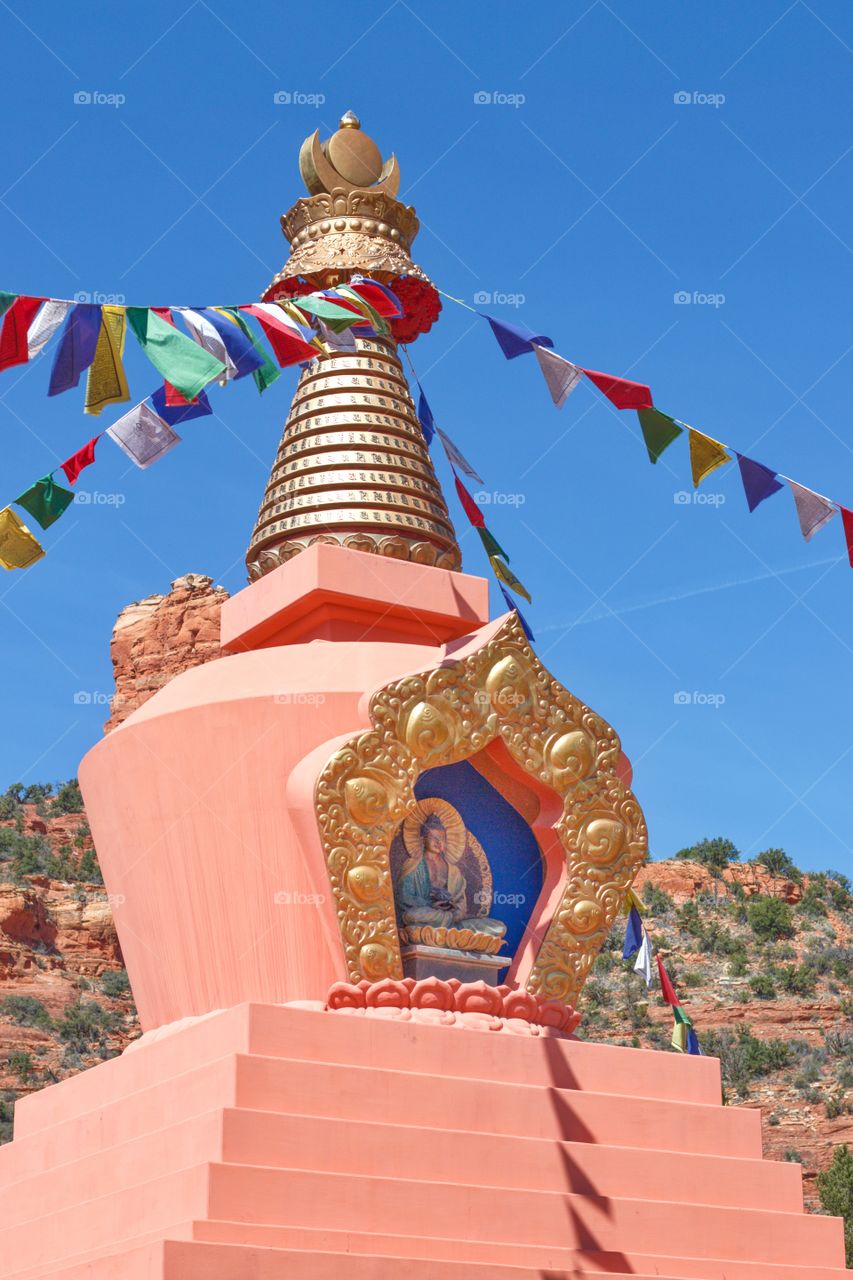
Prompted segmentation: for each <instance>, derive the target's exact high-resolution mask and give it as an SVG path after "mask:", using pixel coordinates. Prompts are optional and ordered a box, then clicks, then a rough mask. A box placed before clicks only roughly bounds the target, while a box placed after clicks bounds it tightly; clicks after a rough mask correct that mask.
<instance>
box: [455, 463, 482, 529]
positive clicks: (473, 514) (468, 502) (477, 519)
mask: <svg viewBox="0 0 853 1280" xmlns="http://www.w3.org/2000/svg"><path fill="white" fill-rule="evenodd" d="M453 480H454V483H455V485H456V492H457V493H458V494H459V501H460V502H461V503H462V506H463V507H464V508H465V514H466V516H467V517H468V519H469V520H470V521H471V523H472V525H473V526H474V528H475V529H485V527H486V522H485V520H484V519H483V513H482V511H481V510H480V508H479V507H478V506H477V504H476V502H475V501H474V499H473V498H472V497H471V495H470V493H469V492H468V490H467V489H466V488H465V486H464V484H463V483H462V481H461V480H460V479H459V477H458V475H457V474H456V472H455V471H454V473H453Z"/></svg>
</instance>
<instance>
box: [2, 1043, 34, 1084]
mask: <svg viewBox="0 0 853 1280" xmlns="http://www.w3.org/2000/svg"><path fill="white" fill-rule="evenodd" d="M7 1061H8V1064H9V1070H10V1071H12V1072H14V1074H15V1075H16V1076H17V1077H18V1079H19V1080H20V1082H21V1084H27V1082H28V1081H30V1080H31V1079H32V1078H33V1076H34V1075H35V1073H36V1068H35V1063H34V1062H33V1060H32V1057H31V1056H30V1054H28V1053H26V1052H24V1050H22V1049H16V1050H15V1051H14V1053H10V1054H9V1057H8V1059H7Z"/></svg>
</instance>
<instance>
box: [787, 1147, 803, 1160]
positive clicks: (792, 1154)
mask: <svg viewBox="0 0 853 1280" xmlns="http://www.w3.org/2000/svg"><path fill="white" fill-rule="evenodd" d="M782 1159H783V1160H787V1161H788V1162H789V1163H790V1164H802V1163H803V1157H802V1155H801V1154H800V1152H799V1151H798V1150H797V1148H796V1147H788V1149H787V1151H786V1152H785V1154H784V1156H783V1157H782Z"/></svg>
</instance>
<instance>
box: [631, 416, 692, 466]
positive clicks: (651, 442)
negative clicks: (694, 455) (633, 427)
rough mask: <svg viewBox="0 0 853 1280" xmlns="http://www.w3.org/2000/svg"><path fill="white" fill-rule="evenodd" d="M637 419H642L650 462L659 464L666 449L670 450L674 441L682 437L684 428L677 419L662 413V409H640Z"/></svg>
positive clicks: (641, 426) (641, 425) (641, 428)
mask: <svg viewBox="0 0 853 1280" xmlns="http://www.w3.org/2000/svg"><path fill="white" fill-rule="evenodd" d="M637 417H638V418H639V419H640V430H641V431H642V433H643V439H644V440H645V442H646V449H647V451H648V455H649V462H657V460H658V458H659V457H660V456H661V454H662V453H663V451H664V449H668V448H669V446H670V445H671V444H672V442H673V440H676V439H677V438H678V437H679V436H680V435H681V432H682V430H683V428H682V427H680V426H679V425H678V423H677V422H676V421H675V418H671V417H670V416H669V414H668V413H661V411H660V409H654V408H651V409H638V410H637Z"/></svg>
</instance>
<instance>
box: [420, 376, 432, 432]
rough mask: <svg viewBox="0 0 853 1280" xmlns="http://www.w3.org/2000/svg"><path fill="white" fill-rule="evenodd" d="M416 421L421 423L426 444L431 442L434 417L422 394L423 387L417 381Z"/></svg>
mask: <svg viewBox="0 0 853 1280" xmlns="http://www.w3.org/2000/svg"><path fill="white" fill-rule="evenodd" d="M418 422H419V423H420V424H421V430H422V431H423V433H424V439H425V440H426V442H427V444H428V445H430V444H432V438H433V436H434V435H435V419H434V418H433V416H432V409H430V407H429V402H428V401H427V398H426V396H425V395H424V389H423V387H422V386H421V384H420V383H418Z"/></svg>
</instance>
